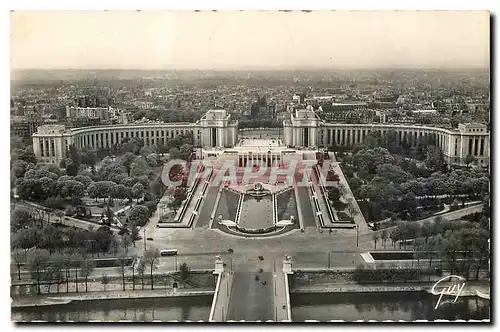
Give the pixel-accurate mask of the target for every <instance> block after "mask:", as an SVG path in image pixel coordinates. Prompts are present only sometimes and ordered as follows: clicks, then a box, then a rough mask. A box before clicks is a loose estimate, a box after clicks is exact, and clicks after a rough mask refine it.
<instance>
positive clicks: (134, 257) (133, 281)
mask: <svg viewBox="0 0 500 332" xmlns="http://www.w3.org/2000/svg"><path fill="white" fill-rule="evenodd" d="M130 258H131V259H132V290H135V266H136V264H137V256H135V255H134V256H132V257H130Z"/></svg>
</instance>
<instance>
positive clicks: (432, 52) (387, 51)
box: [10, 11, 490, 70]
mask: <svg viewBox="0 0 500 332" xmlns="http://www.w3.org/2000/svg"><path fill="white" fill-rule="evenodd" d="M489 22H490V21H489V13H488V12H487V11H312V12H297V11H296V12H276V11H225V12H224V11H223V12H221V11H219V12H210V11H204V12H194V11H128V12H126V11H38V12H28V11H16V12H12V13H11V24H10V26H11V42H10V47H11V53H10V54H11V68H12V69H23V68H37V69H157V70H161V69H180V70H183V69H200V70H207V69H211V70H228V69H234V70H245V69H277V70H280V69H315V68H318V69H322V68H332V69H358V68H359V69H365V68H366V69H372V68H489V62H490V50H489V48H490V43H489V40H490V32H489V31H490V28H489V24H490V23H489Z"/></svg>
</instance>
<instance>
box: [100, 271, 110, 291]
mask: <svg viewBox="0 0 500 332" xmlns="http://www.w3.org/2000/svg"><path fill="white" fill-rule="evenodd" d="M101 284H103V286H104V291H106V286H107V285H108V284H109V278H108V276H107V275H106V274H103V275H102V277H101Z"/></svg>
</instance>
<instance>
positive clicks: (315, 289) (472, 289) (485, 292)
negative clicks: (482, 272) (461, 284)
mask: <svg viewBox="0 0 500 332" xmlns="http://www.w3.org/2000/svg"><path fill="white" fill-rule="evenodd" d="M433 285H434V283H428V282H426V283H413V282H412V283H411V284H391V285H386V284H383V285H382V284H377V285H373V284H372V285H362V284H339V283H334V284H329V285H327V284H322V285H316V286H298V287H295V288H294V289H293V290H291V291H290V293H292V294H300V293H302V294H304V293H305V294H309V293H381V292H428V293H431V289H432V286H433ZM442 286H445V285H444V284H443V285H442ZM489 294H490V285H489V284H485V283H481V282H480V283H474V282H471V283H467V285H466V286H465V288H464V289H463V290H462V292H461V293H460V296H479V297H481V298H485V299H489Z"/></svg>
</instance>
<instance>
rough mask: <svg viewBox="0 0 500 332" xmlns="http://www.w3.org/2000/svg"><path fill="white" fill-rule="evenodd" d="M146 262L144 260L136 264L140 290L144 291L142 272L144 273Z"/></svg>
mask: <svg viewBox="0 0 500 332" xmlns="http://www.w3.org/2000/svg"><path fill="white" fill-rule="evenodd" d="M146 267H147V266H146V262H145V261H144V259H140V260H139V262H138V263H137V273H139V274H140V275H141V285H142V289H144V272H146Z"/></svg>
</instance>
